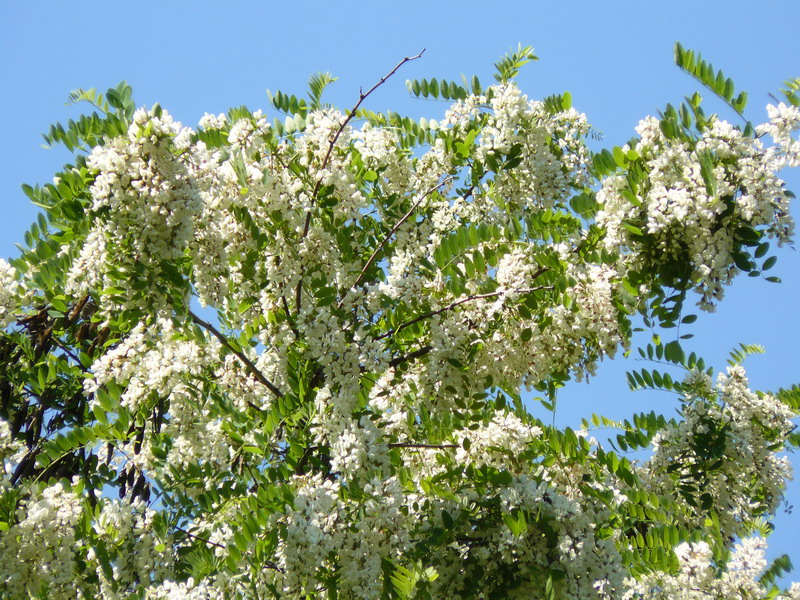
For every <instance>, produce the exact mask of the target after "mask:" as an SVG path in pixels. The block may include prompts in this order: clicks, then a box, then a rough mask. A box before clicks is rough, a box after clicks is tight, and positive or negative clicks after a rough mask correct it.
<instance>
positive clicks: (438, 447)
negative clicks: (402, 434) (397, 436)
mask: <svg viewBox="0 0 800 600" xmlns="http://www.w3.org/2000/svg"><path fill="white" fill-rule="evenodd" d="M386 445H387V446H388V447H389V448H430V449H432V450H445V449H447V448H458V447H459V445H458V444H415V443H413V442H395V443H392V444H386Z"/></svg>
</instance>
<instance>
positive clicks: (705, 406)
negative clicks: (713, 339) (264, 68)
mask: <svg viewBox="0 0 800 600" xmlns="http://www.w3.org/2000/svg"><path fill="white" fill-rule="evenodd" d="M418 58H419V56H414V57H409V58H406V59H404V60H402V61H401V62H400V63H399V64H398V65H397V66H395V68H394V69H392V70H391V71H390V72H389V73H387V75H386V76H385V77H384V78H382V79H381V80H380V81H378V82H377V83H376V84H375V85H374V86H373V87H371V88H369V89H368V90H366V91H362V92H361V93H360V95H359V97H358V98H357V99H356V100H355V103H354V105H353V106H352V108H349V109H347V110H339V109H337V108H335V107H333V106H330V105H329V104H327V103H326V102H325V101H324V100H323V97H324V90H325V88H326V87H327V86H328V85H330V84H331V83H333V82H334V81H335V77H333V76H332V75H330V74H329V73H321V74H317V75H314V76H312V77H311V78H310V80H309V85H308V88H309V89H308V93H307V95H306V96H305V97H298V96H295V95H292V94H287V93H283V92H276V93H274V94H270V98H269V99H270V103H271V106H272V109H274V110H276V111H278V112H280V113H283V115H284V116H283V117H282V118H277V119H274V120H271V119H269V118H267V116H265V115H264V114H263V113H262V112H261V111H250V110H249V109H247V108H246V107H239V108H234V109H232V110H231V111H229V113H228V114H220V115H212V114H207V115H205V116H204V117H203V118H202V119H201V120H200V123H199V125H198V127H197V128H195V129H191V128H188V127H184V126H183V125H181V124H180V123H179V122H177V121H175V120H174V119H173V118H172V116H171V115H170V114H169V113H168V112H167V111H166V110H164V109H163V108H161V107H160V106H159V105H155V106H153V107H150V108H136V105H135V103H134V101H133V99H132V90H131V88H130V87H129V86H128V85H127V84H125V83H121V84H120V85H119V86H117V87H115V88H113V89H110V90H108V92H106V93H105V94H99V93H97V92H96V90H94V89H90V90H76V91H74V92H73V93H72V94H71V95H70V101H72V102H81V103H86V102H88V103H89V104H90V105H92V106H93V109H92V111H91V112H89V113H87V114H85V115H83V116H81V117H79V118H78V119H76V120H75V121H70V122H69V123H67V124H66V125H61V124H58V125H54V126H53V127H52V128H51V129H50V131H49V132H48V133H47V134H46V136H45V138H46V141H47V142H48V143H50V144H63V145H65V146H66V147H67V148H68V149H70V150H72V151H74V164H70V165H66V166H65V167H64V168H63V169H62V171H61V172H59V173H58V174H57V176H56V178H55V180H54V182H53V183H52V184H47V185H45V186H43V187H39V186H36V187H31V186H24V190H25V193H26V194H27V195H28V196H29V198H30V199H31V200H32V201H33V202H34V203H35V204H36V205H37V206H39V207H41V208H42V211H43V212H42V214H41V215H40V217H39V219H38V221H37V222H36V223H34V224H33V225H32V226H31V228H30V230H29V231H28V233H27V234H26V236H25V244H24V246H21V254H20V256H19V257H18V258H15V259H13V260H10V261H5V260H0V283H1V285H0V326H2V328H3V329H2V332H1V333H0V366H2V374H1V375H0V457H1V458H2V459H3V472H2V486H0V552H2V555H3V556H4V557H13V558H11V559H6V560H3V561H2V562H0V596H3V597H8V598H53V599H59V598H76V597H78V598H97V597H103V598H147V599H156V598H192V599H197V600H200V599H212V598H214V599H217V598H253V599H256V598H258V599H267V598H309V599H331V600H334V599H336V598H341V599H346V598H359V599H362V598H363V599H368V598H374V599H383V598H407V599H411V598H414V599H426V598H430V599H444V598H447V599H457V598H463V599H469V598H479V599H490V598H498V599H499V598H542V599H546V600H556V599H560V598H601V599H605V598H607V599H611V598H614V599H616V598H620V599H661V598H664V599H666V598H670V599H673V598H687V599H690V598H691V599H695V598H697V599H700V598H742V599H761V598H777V597H783V598H787V599H795V600H797V599H800V587H798V586H797V585H794V586H792V587H791V589H789V590H783V591H781V590H780V589H779V588H778V587H777V586H776V585H775V582H776V580H777V579H778V577H779V576H780V575H781V574H782V573H783V572H784V571H785V570H787V569H788V566H789V565H788V559H786V558H781V559H778V560H777V561H775V562H774V563H773V564H772V565H769V566H768V565H767V562H766V560H765V558H764V549H765V541H764V537H765V536H767V535H768V533H769V531H770V528H771V525H770V519H771V517H772V516H773V515H774V513H775V511H776V509H777V508H778V505H779V503H780V501H781V500H782V498H783V490H784V485H785V480H786V478H787V477H788V476H789V475H790V465H789V463H788V460H787V458H786V457H785V456H784V454H783V453H784V451H785V450H787V449H792V448H794V447H796V446H797V445H798V444H800V437H799V436H798V435H797V434H795V433H793V430H794V424H793V419H794V418H795V417H796V416H797V413H798V411H800V388H791V389H788V390H787V389H783V390H775V391H773V392H771V393H766V392H758V391H753V390H751V389H750V388H749V385H748V380H747V376H746V373H745V371H744V369H743V367H742V361H743V360H744V358H745V357H746V355H747V354H750V353H753V352H758V351H760V348H759V347H756V346H742V347H740V348H739V349H737V350H736V351H735V352H733V353H732V356H731V361H730V364H729V366H728V368H727V369H726V370H725V371H723V372H720V373H715V372H714V370H713V368H711V367H710V366H708V365H706V364H705V361H704V360H703V359H702V358H701V357H698V356H696V355H695V354H694V353H690V352H688V351H685V350H684V347H683V345H682V344H684V343H685V342H684V340H685V339H686V338H687V337H690V336H691V334H690V333H686V332H687V331H688V328H689V327H690V325H691V323H692V322H694V321H695V320H696V319H697V318H698V317H697V314H695V313H694V312H693V310H694V308H693V307H694V306H697V307H698V308H699V310H700V311H708V310H713V308H714V307H715V306H716V304H717V303H718V302H720V301H721V300H722V299H723V295H724V291H725V286H727V285H728V284H729V283H730V282H731V281H732V280H733V279H734V278H735V277H736V276H737V275H740V274H743V273H746V274H748V275H749V276H752V277H763V278H765V279H766V280H767V281H775V280H776V278H774V277H771V276H769V274H768V271H769V270H770V268H771V267H772V266H773V265H774V264H775V261H776V257H775V256H774V254H773V247H774V245H775V244H785V243H788V242H791V240H792V235H793V221H792V219H791V217H790V215H789V202H790V199H791V198H792V197H793V196H792V194H791V192H790V191H788V190H787V189H786V188H785V186H784V183H783V181H782V180H781V179H780V177H779V171H780V170H781V169H783V168H785V167H797V166H798V165H800V142H799V141H798V140H797V139H796V138H795V137H794V135H795V132H796V131H797V129H798V128H800V80H790V81H788V82H787V83H786V88H785V89H784V90H783V91H782V95H783V98H782V99H781V100H780V101H778V100H776V101H775V104H774V105H770V106H768V107H767V116H768V119H767V121H766V122H764V123H762V124H755V123H751V122H750V121H749V120H748V118H747V117H746V113H745V111H746V108H747V95H746V93H745V92H741V91H738V90H736V89H735V85H734V83H733V82H732V81H731V80H730V79H728V78H726V77H725V75H724V74H723V73H722V72H721V71H718V70H716V69H715V68H714V67H713V66H712V65H710V64H709V63H708V62H707V61H705V60H704V59H703V58H702V57H701V56H700V55H699V54H697V53H695V52H693V51H691V50H687V49H684V48H683V47H681V46H680V45H677V46H676V49H675V58H676V62H677V65H678V66H679V67H680V68H682V69H684V70H685V71H687V72H688V73H689V74H691V75H692V76H694V77H695V78H696V79H697V81H698V87H699V88H700V89H701V90H703V93H711V94H713V95H715V96H718V97H719V98H720V99H721V100H722V101H724V103H725V104H726V105H727V110H728V111H729V113H730V114H729V115H728V117H729V118H731V119H732V120H733V122H729V121H728V120H726V118H725V116H724V115H723V116H717V115H715V114H707V113H706V112H705V111H704V109H703V107H702V97H701V94H700V92H698V93H695V94H694V95H693V96H691V97H688V98H686V100H685V101H684V102H682V103H681V104H680V105H678V106H672V105H667V106H666V107H665V108H664V110H663V111H662V112H661V113H660V114H659V115H657V116H650V117H646V118H644V119H643V120H641V121H640V123H639V125H638V127H637V129H636V136H635V137H633V138H632V139H631V140H630V141H629V142H628V143H627V144H625V145H624V146H622V147H613V148H609V149H605V150H602V151H600V152H592V151H590V150H589V147H588V146H587V138H588V137H589V136H592V135H593V130H592V128H591V126H590V125H589V123H588V121H587V119H586V117H585V115H584V114H582V113H580V112H579V111H578V110H576V109H575V108H573V107H572V103H571V98H570V95H569V94H568V93H564V94H555V95H552V96H549V97H547V98H544V99H542V100H531V99H529V98H528V97H527V96H526V95H524V94H523V92H522V91H521V90H520V89H519V88H518V86H517V85H516V83H515V77H516V75H517V73H518V71H519V70H520V69H521V68H523V67H524V65H525V64H526V63H528V62H530V61H532V60H535V59H536V57H535V55H534V53H533V50H532V49H531V48H529V47H522V46H519V47H518V48H516V49H514V50H512V51H511V52H509V53H508V54H507V55H506V56H504V57H503V58H502V59H500V60H499V61H498V62H497V63H496V65H495V67H496V73H495V81H493V82H492V83H491V85H486V84H485V83H482V82H481V81H479V80H478V78H477V77H472V78H468V77H464V78H462V79H461V80H457V81H450V80H443V79H429V80H411V81H409V82H408V89H409V92H410V93H411V94H412V95H414V96H417V97H420V98H434V99H443V100H445V101H447V102H448V103H449V108H447V109H446V111H445V112H444V114H442V115H437V117H436V119H420V120H415V119H411V118H408V117H405V116H403V115H401V114H398V113H394V112H383V113H378V112H373V111H371V110H368V109H367V108H365V107H364V106H363V104H364V101H365V100H366V99H367V98H368V97H369V96H370V95H371V94H372V93H373V92H374V91H375V90H376V89H378V88H379V87H380V86H381V85H382V84H383V83H384V82H385V81H386V80H387V79H388V78H390V77H392V76H395V74H396V73H397V72H398V71H399V70H400V69H405V68H408V67H407V66H406V63H409V62H412V61H415V60H416V59H418ZM639 325H642V326H643V327H645V328H646V329H648V330H650V331H651V332H652V338H651V340H650V342H649V344H647V345H646V346H645V347H642V348H639V349H635V350H634V351H635V352H638V353H639V354H640V355H641V356H642V357H643V358H645V359H649V360H651V361H652V362H653V368H647V369H640V370H637V371H632V372H631V373H630V374H629V383H630V385H631V387H632V388H634V389H637V388H650V389H661V390H665V391H667V392H669V393H672V394H674V395H675V396H676V397H677V398H678V399H679V401H680V407H681V408H680V411H679V413H678V414H677V415H676V416H667V415H662V414H657V413H655V412H649V413H639V414H633V415H631V416H630V418H629V419H627V420H622V421H615V420H611V419H608V418H605V417H603V416H601V415H587V416H586V421H585V422H584V426H583V428H581V429H579V430H575V429H572V428H569V427H567V428H560V427H556V426H555V425H554V424H550V423H547V422H546V421H545V420H542V419H540V418H537V417H536V416H534V414H533V413H532V411H531V410H530V406H531V403H539V404H541V405H542V406H543V407H544V409H546V410H550V411H552V410H555V396H556V393H557V390H558V389H559V388H560V387H562V386H563V385H564V384H565V383H566V382H567V381H568V380H570V379H578V380H580V379H582V378H585V377H587V376H590V375H592V374H593V373H594V372H595V370H596V369H597V367H598V363H599V362H600V361H601V360H602V359H603V358H604V357H610V356H614V355H615V354H616V353H618V352H629V351H631V350H632V348H631V338H632V333H633V329H634V327H637V326H639ZM528 392H534V394H531V393H528ZM534 395H535V397H534ZM609 429H610V430H616V431H614V432H612V433H611V434H610V435H611V437H610V438H608V439H606V436H607V435H608V434H607V432H606V430H609ZM637 449H644V450H646V451H647V453H646V457H645V458H643V459H641V460H632V459H629V458H628V457H627V456H626V455H627V454H628V452H629V451H631V450H637Z"/></svg>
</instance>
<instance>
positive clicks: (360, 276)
mask: <svg viewBox="0 0 800 600" xmlns="http://www.w3.org/2000/svg"><path fill="white" fill-rule="evenodd" d="M452 180H453V177H452V176H449V177H445V178H444V180H443V181H442V182H441V183H440V184H438V185H436V186H434V187H432V188H430V189H429V190H427V191H426V192H425V193H424V194H422V195H421V196H420V197H419V198H417V201H416V202H414V204H413V205H412V206H411V208H410V209H409V210H408V212H407V213H406V214H404V215H403V216H402V218H401V219H400V220H399V221H398V222H397V223H395V226H394V227H392V229H391V230H390V231H389V233H388V234H386V237H385V238H383V240H381V243H380V244H378V247H377V248H375V251H374V252H373V253H372V256H370V257H369V259H367V262H366V264H365V265H364V268H362V269H361V272H360V273H359V274H358V277H357V278H356V281H355V283H354V284H353V285H352V286H350V289H348V290H347V292H345V293H344V296H342V299H341V300H339V308H341V307H342V303H343V302H344V299H345V297H346V296H347V294H348V292H349V291H350V290H352V289H355V288H356V287H358V284H359V283H361V280H362V279H364V276H365V275H366V274H367V270H368V269H369V268H370V266H372V263H373V262H375V259H376V258H377V257H378V254H379V253H380V251H381V250H382V249H383V247H384V246H385V245H386V244H387V243H388V242H389V240H390V239H391V237H392V236H393V235H394V234H395V233H397V230H398V229H400V227H402V225H403V223H405V222H406V221H407V220H408V219H409V217H410V216H411V215H412V214H414V211H415V210H417V207H418V206H419V205H420V204H421V203H422V201H423V200H424V199H425V198H427V197H428V196H429V195H430V194H432V193H433V192H435V191H436V190H438V189H439V188H441V187H442V186H443V185H446V184H447V183H449V182H450V181H452Z"/></svg>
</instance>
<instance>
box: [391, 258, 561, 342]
mask: <svg viewBox="0 0 800 600" xmlns="http://www.w3.org/2000/svg"><path fill="white" fill-rule="evenodd" d="M540 271H541V269H540ZM549 289H552V287H551V286H545V285H540V286H539V287H534V288H524V289H518V290H505V291H500V292H490V293H488V294H475V295H472V296H467V297H466V298H461V300H456V301H455V302H451V303H450V304H448V305H447V306H443V307H442V308H439V309H437V310H432V311H430V312H427V313H425V314H422V315H419V316H417V317H414V318H413V319H410V320H408V321H406V322H405V323H400V325H398V326H397V327H395V328H394V329H390V330H389V331H387V332H386V333H383V334H381V335H379V336H378V337H376V338H375V339H376V340H382V339H384V338H387V337H390V336H392V335H394V334H395V333H397V332H398V331H400V330H401V329H405V328H406V327H410V326H411V325H414V324H415V323H419V322H420V321H424V320H425V319H429V318H431V317H435V316H436V315H440V314H442V313H443V312H447V311H448V310H453V309H454V308H456V307H458V306H461V305H462V304H466V303H467V302H472V301H473V300H482V299H485V298H497V297H498V296H505V295H506V294H530V293H531V292H536V291H538V290H549Z"/></svg>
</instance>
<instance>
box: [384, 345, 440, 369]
mask: <svg viewBox="0 0 800 600" xmlns="http://www.w3.org/2000/svg"><path fill="white" fill-rule="evenodd" d="M431 350H433V346H423V347H422V348H420V349H419V350H414V352H409V353H408V354H406V355H405V356H398V357H397V358H393V359H392V360H390V361H389V366H390V367H396V366H397V365H402V364H403V363H404V362H408V361H410V360H414V359H415V358H419V357H420V356H425V355H426V354H427V353H428V352H430V351H431Z"/></svg>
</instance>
